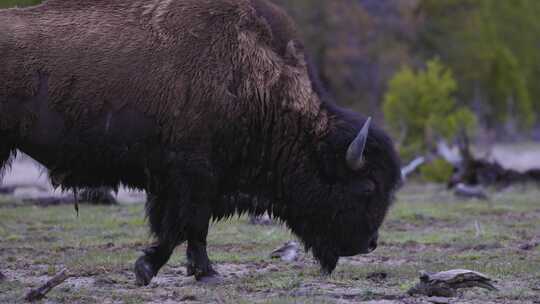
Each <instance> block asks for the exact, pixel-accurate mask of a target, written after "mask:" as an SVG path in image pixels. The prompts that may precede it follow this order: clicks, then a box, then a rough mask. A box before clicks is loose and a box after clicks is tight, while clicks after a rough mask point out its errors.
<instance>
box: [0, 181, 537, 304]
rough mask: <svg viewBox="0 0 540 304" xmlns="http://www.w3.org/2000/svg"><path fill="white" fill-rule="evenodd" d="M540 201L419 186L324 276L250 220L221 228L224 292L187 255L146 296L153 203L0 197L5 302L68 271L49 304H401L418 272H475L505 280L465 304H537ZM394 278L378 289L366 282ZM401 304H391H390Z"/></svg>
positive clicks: (469, 295)
mask: <svg viewBox="0 0 540 304" xmlns="http://www.w3.org/2000/svg"><path fill="white" fill-rule="evenodd" d="M538 197H540V191H538V190H537V189H534V188H532V187H529V188H515V189H512V190H511V191H505V192H502V193H498V194H497V193H493V195H492V200H491V201H490V202H482V201H476V200H471V201H459V200H456V199H455V198H454V197H453V196H452V195H451V194H450V193H448V192H446V191H445V190H444V189H442V188H439V187H436V186H422V185H414V184H413V185H409V186H408V187H406V188H405V189H404V190H403V191H401V193H400V194H399V199H398V202H397V203H396V204H395V206H394V207H393V208H392V210H391V212H390V214H389V216H388V219H387V221H386V222H385V225H384V227H383V229H382V231H381V237H380V240H381V245H380V247H379V249H378V250H377V251H376V252H375V253H373V254H370V255H366V256H357V257H352V258H345V259H342V260H341V261H340V265H339V266H338V268H337V270H336V272H335V273H334V274H333V275H332V276H331V277H326V278H325V277H321V276H320V275H319V273H318V267H317V265H316V263H315V262H314V261H313V259H312V257H311V256H310V255H309V254H303V255H302V256H301V258H300V260H299V261H297V262H294V263H291V264H288V263H285V262H281V261H275V260H271V259H270V258H269V257H268V254H269V252H270V251H271V250H272V249H273V248H275V247H277V246H279V245H280V244H282V243H283V242H285V241H287V240H290V239H291V238H294V236H292V235H291V234H290V233H289V232H288V231H287V230H286V229H284V228H282V227H280V226H253V225H250V224H249V223H248V220H247V219H246V218H243V217H242V218H235V219H232V220H229V221H226V222H219V223H214V224H212V228H211V233H210V235H209V252H210V257H211V259H212V260H213V261H214V262H215V263H216V264H217V268H218V271H220V272H221V274H222V275H223V282H222V283H220V284H218V285H212V286H206V285H202V284H199V283H197V282H195V281H194V280H193V279H192V278H186V277H185V276H184V275H183V274H184V273H185V270H184V268H183V266H182V265H183V263H184V262H185V257H184V251H185V246H179V247H178V248H177V251H176V253H175V255H174V256H173V258H172V259H171V261H170V262H169V264H168V265H167V266H166V267H165V268H164V269H163V270H162V271H161V272H160V274H159V275H158V277H156V279H155V281H154V282H153V283H152V284H151V285H150V286H149V287H145V288H137V287H136V286H135V285H134V276H133V274H132V271H131V269H132V265H133V262H134V261H135V259H136V258H137V257H138V255H139V254H140V250H142V249H143V248H144V247H145V245H146V244H148V243H149V242H151V239H150V237H149V236H148V232H147V228H146V224H145V222H144V215H143V209H144V208H143V205H142V204H135V205H124V206H113V207H106V206H99V207H97V206H87V205H83V206H81V207H82V208H81V211H80V214H79V216H78V217H77V215H76V213H75V211H74V210H73V207H72V206H55V207H48V208H40V207H36V206H28V205H24V204H21V203H16V202H13V201H12V200H11V199H9V198H6V197H4V198H0V265H1V267H0V271H2V272H3V273H4V274H5V275H6V276H7V277H8V280H7V281H5V282H2V283H0V303H18V302H20V300H21V298H22V297H23V296H24V294H25V292H26V291H27V290H28V289H29V288H32V287H36V286H38V285H40V284H42V283H43V282H44V281H45V280H46V279H47V278H49V277H50V276H52V275H54V274H55V273H56V272H57V271H59V270H60V269H61V268H63V267H67V268H68V269H70V271H71V272H72V273H74V274H75V276H74V277H73V278H71V279H69V280H68V281H66V282H65V283H64V284H62V285H60V286H58V287H57V288H55V289H54V290H53V291H52V292H51V293H50V294H49V296H48V301H49V302H50V303H74V302H77V303H97V302H107V303H108V302H119V303H147V302H152V301H153V302H154V303H160V302H165V301H167V300H169V301H172V302H173V303H174V302H185V301H188V302H189V301H191V302H203V303H207V302H210V303H211V302H214V303H253V302H257V303H298V302H300V303H337V302H339V303H357V302H359V301H368V300H383V299H386V300H389V301H396V303H398V302H399V301H402V300H407V301H409V302H412V303H415V302H414V301H421V299H414V298H407V296H406V295H405V291H406V290H407V289H408V288H409V287H411V286H412V285H413V284H415V282H416V281H417V277H418V272H419V271H420V270H428V271H440V270H448V269H453V268H467V269H472V270H477V271H480V272H483V273H486V274H488V275H489V276H491V277H493V278H494V279H496V280H497V281H498V283H497V285H498V286H499V288H500V289H501V290H500V291H499V292H496V293H487V292H485V291H483V290H478V289H472V290H466V291H464V292H462V293H461V295H460V303H534V301H537V299H538V295H539V293H540V249H539V248H538V247H536V248H533V249H530V250H522V249H520V246H521V245H523V244H526V243H528V242H531V241H533V240H536V241H540V238H539V236H540V203H539V201H538ZM375 272H384V273H386V274H387V277H386V278H384V279H381V280H378V281H374V280H370V279H368V278H367V277H368V275H369V274H371V273H375ZM390 303H391V302H390Z"/></svg>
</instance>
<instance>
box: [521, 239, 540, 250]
mask: <svg viewBox="0 0 540 304" xmlns="http://www.w3.org/2000/svg"><path fill="white" fill-rule="evenodd" d="M538 245H540V241H533V242H528V243H525V244H521V245H520V246H519V249H521V250H526V251H528V250H533V249H534V248H536V247H538Z"/></svg>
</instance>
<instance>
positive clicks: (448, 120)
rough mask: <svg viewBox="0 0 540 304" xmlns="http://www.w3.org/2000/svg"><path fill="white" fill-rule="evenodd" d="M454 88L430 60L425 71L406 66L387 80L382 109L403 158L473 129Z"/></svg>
mask: <svg viewBox="0 0 540 304" xmlns="http://www.w3.org/2000/svg"><path fill="white" fill-rule="evenodd" d="M457 88H458V86H457V83H456V81H455V80H454V77H453V76H452V73H451V71H450V70H449V69H447V68H445V67H444V66H443V65H442V64H441V63H440V62H439V61H438V60H431V61H429V62H428V63H427V68H426V70H425V71H414V70H412V69H411V68H409V67H405V68H403V69H402V70H401V71H399V72H398V73H396V75H395V76H394V77H393V78H392V79H391V80H390V84H389V89H388V92H387V93H386V95H385V98H384V104H383V111H384V115H385V118H386V121H387V123H388V126H389V127H390V131H391V132H392V133H394V136H395V138H397V139H398V140H399V141H398V145H399V149H400V153H401V156H402V157H403V158H404V159H411V158H413V157H415V156H417V155H422V154H425V153H426V152H427V151H429V150H432V149H433V148H434V147H435V145H436V142H437V140H438V139H439V138H445V139H447V140H451V139H453V137H454V136H456V135H457V133H458V132H459V131H460V130H462V129H464V130H466V131H469V132H470V131H472V130H474V129H475V127H476V117H475V116H474V114H473V113H472V112H471V111H470V110H469V109H467V108H465V107H460V106H458V105H457V102H456V100H455V99H454V97H453V95H454V94H455V93H456V91H457Z"/></svg>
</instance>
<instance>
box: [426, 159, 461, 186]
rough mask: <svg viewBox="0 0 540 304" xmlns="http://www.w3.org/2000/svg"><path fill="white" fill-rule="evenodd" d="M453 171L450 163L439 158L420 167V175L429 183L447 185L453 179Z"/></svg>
mask: <svg viewBox="0 0 540 304" xmlns="http://www.w3.org/2000/svg"><path fill="white" fill-rule="evenodd" d="M453 169H454V168H453V166H452V165H451V164H450V163H448V162H447V161H445V160H444V159H441V158H438V159H435V160H434V161H432V162H430V163H428V164H425V165H424V166H422V167H420V175H421V176H422V179H423V180H424V181H427V182H433V183H446V182H448V181H449V180H450V177H452V173H453Z"/></svg>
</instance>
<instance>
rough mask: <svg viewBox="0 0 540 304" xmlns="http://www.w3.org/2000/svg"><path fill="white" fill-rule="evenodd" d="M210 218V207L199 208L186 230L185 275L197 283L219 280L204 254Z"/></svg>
mask: <svg viewBox="0 0 540 304" xmlns="http://www.w3.org/2000/svg"><path fill="white" fill-rule="evenodd" d="M210 217H211V209H210V206H208V205H204V206H200V207H199V208H198V209H197V210H196V212H195V216H194V217H193V218H192V221H190V224H189V226H188V228H187V241H188V246H187V250H186V256H187V265H186V268H187V275H188V276H192V275H194V276H195V279H197V281H201V282H207V283H210V282H215V281H217V280H219V274H218V273H217V271H215V270H214V269H213V267H212V263H211V262H210V259H209V258H208V253H207V252H206V237H207V236H208V224H209V222H210Z"/></svg>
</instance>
